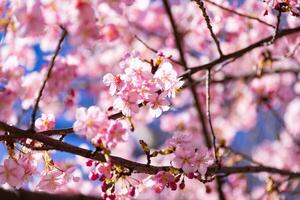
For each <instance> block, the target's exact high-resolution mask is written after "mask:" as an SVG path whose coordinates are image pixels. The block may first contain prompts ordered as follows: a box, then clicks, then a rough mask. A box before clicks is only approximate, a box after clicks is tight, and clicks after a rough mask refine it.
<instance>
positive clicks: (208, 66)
mask: <svg viewBox="0 0 300 200" xmlns="http://www.w3.org/2000/svg"><path fill="white" fill-rule="evenodd" d="M297 32H300V26H298V27H296V28H290V29H283V30H281V31H279V32H278V34H277V39H279V38H281V37H284V36H287V35H291V34H294V33H297ZM272 38H273V35H271V36H269V37H266V38H264V39H261V40H259V41H258V42H255V43H253V44H251V45H249V46H247V47H245V48H243V49H240V50H238V51H235V52H233V53H230V54H227V55H224V56H222V57H220V58H218V59H216V60H214V61H212V62H210V63H207V64H204V65H199V66H195V67H192V68H190V71H187V72H185V73H184V74H182V75H181V76H182V77H186V76H188V75H191V74H195V73H197V72H199V71H202V70H206V69H211V68H213V67H214V66H215V65H218V64H221V63H223V62H225V61H227V60H229V59H232V58H239V57H241V56H243V55H244V54H246V53H248V52H250V51H252V50H253V49H256V48H258V47H261V46H264V45H266V44H267V43H268V42H269V41H271V40H272Z"/></svg>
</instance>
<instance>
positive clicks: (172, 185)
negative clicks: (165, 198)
mask: <svg viewBox="0 0 300 200" xmlns="http://www.w3.org/2000/svg"><path fill="white" fill-rule="evenodd" d="M170 188H171V190H176V189H177V185H176V183H175V182H171V183H170Z"/></svg>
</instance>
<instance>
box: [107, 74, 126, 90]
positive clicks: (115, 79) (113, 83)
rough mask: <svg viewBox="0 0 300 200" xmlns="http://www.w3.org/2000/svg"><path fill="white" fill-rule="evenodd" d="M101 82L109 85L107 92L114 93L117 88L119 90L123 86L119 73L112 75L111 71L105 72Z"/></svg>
mask: <svg viewBox="0 0 300 200" xmlns="http://www.w3.org/2000/svg"><path fill="white" fill-rule="evenodd" d="M103 83H104V84H105V85H106V86H109V94H110V95H114V94H115V93H116V91H117V90H120V89H121V88H122V87H123V86H124V84H125V83H124V81H123V80H122V77H121V76H120V75H116V76H114V75H112V74H111V73H108V74H106V75H105V76H104V77H103Z"/></svg>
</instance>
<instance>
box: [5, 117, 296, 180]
mask: <svg viewBox="0 0 300 200" xmlns="http://www.w3.org/2000/svg"><path fill="white" fill-rule="evenodd" d="M0 130H3V131H7V132H8V133H9V136H12V137H13V138H16V137H17V138H28V139H32V140H36V141H39V142H41V143H44V144H45V145H47V146H52V147H54V148H55V150H58V151H63V152H68V153H72V154H75V155H79V156H82V157H85V158H89V159H93V160H98V161H101V162H106V159H105V156H104V155H103V154H102V153H99V152H93V151H89V150H86V149H83V148H80V147H77V146H74V145H71V144H68V143H65V142H62V141H58V140H55V139H53V138H50V137H48V136H46V135H42V134H36V133H33V132H32V131H31V130H22V129H19V128H17V127H14V126H10V125H8V124H6V123H4V122H2V121H0ZM111 161H112V162H113V163H114V164H116V165H120V166H123V167H125V168H128V169H131V170H132V171H133V172H135V173H145V174H149V175H152V174H156V173H158V172H159V171H169V170H170V169H172V167H171V166H153V165H146V164H141V163H137V162H134V161H130V160H126V159H123V158H120V157H117V156H111ZM260 172H268V173H273V174H279V175H285V176H289V177H294V178H300V172H292V171H289V170H283V169H277V168H274V167H267V166H242V167H225V166H222V167H218V166H211V167H209V168H208V172H207V175H208V176H211V175H222V174H223V175H224V174H225V175H230V174H237V173H260Z"/></svg>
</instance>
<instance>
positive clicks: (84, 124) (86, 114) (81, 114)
mask: <svg viewBox="0 0 300 200" xmlns="http://www.w3.org/2000/svg"><path fill="white" fill-rule="evenodd" d="M75 118H76V121H75V122H74V124H73V129H74V132H75V133H76V134H78V135H80V136H85V137H86V138H88V139H92V138H94V137H95V136H96V135H97V134H99V133H102V132H103V131H104V130H103V127H105V125H106V123H107V118H106V115H105V114H104V113H103V112H102V111H101V110H100V108H99V107H97V106H91V107H89V108H88V109H86V108H83V107H81V108H78V109H77V110H76V116H75Z"/></svg>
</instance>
